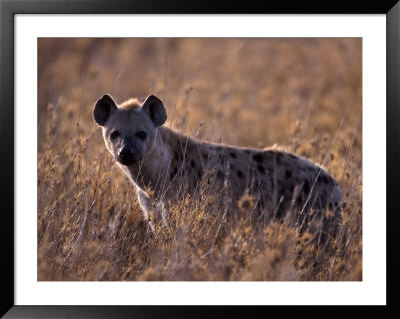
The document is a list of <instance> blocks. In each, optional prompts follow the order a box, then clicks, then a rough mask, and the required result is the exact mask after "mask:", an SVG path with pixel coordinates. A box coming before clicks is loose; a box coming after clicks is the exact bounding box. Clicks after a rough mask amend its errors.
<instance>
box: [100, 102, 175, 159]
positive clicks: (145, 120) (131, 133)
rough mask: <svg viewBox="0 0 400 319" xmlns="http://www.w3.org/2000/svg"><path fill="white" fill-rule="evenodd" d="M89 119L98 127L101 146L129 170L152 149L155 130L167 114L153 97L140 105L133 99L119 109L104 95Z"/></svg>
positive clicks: (161, 104) (162, 122) (160, 103)
mask: <svg viewBox="0 0 400 319" xmlns="http://www.w3.org/2000/svg"><path fill="white" fill-rule="evenodd" d="M93 118H94V120H95V121H96V123H97V124H98V125H100V126H101V127H102V129H103V137H104V142H105V144H106V147H107V149H108V150H109V151H110V153H111V154H112V155H113V156H114V158H115V160H116V161H118V162H119V163H121V164H122V165H126V166H129V165H133V164H135V163H137V162H139V161H140V160H142V159H143V158H144V157H145V156H146V154H147V153H148V152H150V151H151V150H152V149H153V146H154V145H155V137H156V135H157V128H158V127H159V126H161V125H163V124H164V122H165V121H166V119H167V112H166V110H165V107H164V105H163V103H162V102H161V100H160V99H159V98H158V97H156V96H154V95H150V96H149V97H147V98H146V100H145V101H144V102H143V103H142V104H140V103H139V102H138V101H137V100H136V99H135V100H129V101H127V102H125V103H123V104H121V106H118V105H117V104H116V103H115V102H114V100H113V98H112V97H111V96H110V95H104V96H103V97H102V98H101V99H100V100H98V101H97V102H96V104H95V106H94V109H93Z"/></svg>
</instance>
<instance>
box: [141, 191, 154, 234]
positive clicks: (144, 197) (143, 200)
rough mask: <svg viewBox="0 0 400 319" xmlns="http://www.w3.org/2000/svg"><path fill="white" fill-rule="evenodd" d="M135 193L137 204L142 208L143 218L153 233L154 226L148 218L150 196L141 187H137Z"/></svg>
mask: <svg viewBox="0 0 400 319" xmlns="http://www.w3.org/2000/svg"><path fill="white" fill-rule="evenodd" d="M137 193H138V197H139V204H140V207H141V208H142V213H143V217H144V219H145V220H146V221H147V223H148V225H149V227H150V229H151V232H152V233H153V234H154V233H155V228H154V222H153V221H152V220H150V218H149V217H150V198H149V197H148V196H147V194H146V193H145V192H144V191H142V190H141V189H139V188H137Z"/></svg>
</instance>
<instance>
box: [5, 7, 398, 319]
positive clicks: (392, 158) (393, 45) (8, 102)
mask: <svg viewBox="0 0 400 319" xmlns="http://www.w3.org/2000/svg"><path fill="white" fill-rule="evenodd" d="M35 13H36V14H38V13H40V14H119V13H125V14H128V13H135V14H146V13H152V14H172V13H174V14H183V13H185V14H218V13H225V14H230V13H235V14H241V13H242V14H243V13H245V14H256V13H258V14H261V13H262V14H279V13H284V14H294V13H296V14H301V13H307V14H310V13H312V14H327V13H329V14H385V15H386V23H387V28H386V50H387V51H386V52H387V53H386V54H387V56H386V57H387V67H386V74H387V75H386V76H387V78H386V79H387V91H386V92H387V105H386V125H387V131H386V134H387V137H386V147H387V153H386V156H387V158H386V164H387V167H386V170H387V171H386V176H387V185H386V187H387V203H386V208H387V305H386V306H289V307H283V306H282V307H281V306H241V307H225V306H212V307H210V306H16V305H15V303H14V294H15V290H14V289H15V288H14V266H15V265H14V261H15V259H14V240H15V239H14V186H15V183H14V176H15V166H14V160H15V158H14V152H13V150H14V143H15V136H14V134H15V133H14V18H15V15H16V14H35ZM399 17H400V3H399V1H398V0H389V1H382V0H348V1H345V0H335V1H333V0H325V1H322V0H320V1H317V0H301V1H298V0H297V1H296V0H281V1H269V2H266V1H264V2H260V1H258V2H256V1H253V0H247V1H244V2H226V1H215V0H214V1H209V0H203V1H197V0H196V1H182V0H171V1H162V0H134V1H124V0H114V1H113V0H69V1H68V0H53V1H39V0H32V1H27V0H25V1H23V0H14V1H11V0H0V19H1V20H0V25H1V29H0V30H1V35H0V41H1V42H0V43H1V48H0V60H1V61H0V63H1V64H0V66H1V71H0V132H1V134H0V136H1V138H0V149H1V150H3V152H2V155H1V157H0V163H1V166H0V167H1V168H2V169H1V170H0V181H1V183H0V187H1V190H0V194H1V203H2V206H1V212H2V213H1V226H2V227H1V231H0V242H1V243H2V245H1V247H2V248H1V255H0V256H1V263H0V265H1V279H0V292H1V295H0V303H1V305H0V315H2V316H4V317H5V318H67V317H68V318H77V317H79V318H153V317H154V318H161V317H173V318H176V317H192V318H197V317H201V318H204V317H206V316H207V317H209V316H215V317H219V318H223V317H228V316H229V317H231V316H232V315H236V316H240V317H246V316H248V315H249V314H253V315H255V314H256V313H260V314H263V315H268V316H272V317H278V316H279V317H281V316H284V317H286V316H296V317H310V316H311V317H312V316H315V315H321V316H324V317H338V316H340V317H342V318H355V317H358V316H360V317H361V316H366V315H370V316H372V317H376V318H378V317H379V318H394V317H397V318H399V317H400V312H399V306H398V300H399V294H398V293H397V289H398V287H399V284H400V282H399V276H398V269H399V262H398V259H399V258H398V257H399V250H398V248H397V247H396V244H397V243H399V232H398V231H397V229H396V228H397V227H398V226H399V222H398V212H399V211H400V207H399V206H400V205H399V201H398V200H397V197H398V195H397V188H396V186H395V185H396V182H397V180H399V169H398V163H399V162H400V153H399V148H400V147H399V146H400V143H399V142H398V137H400V121H399V120H400V81H399V80H400V63H399V57H400V20H399ZM376 107H381V108H382V107H383V106H378V105H377V106H376ZM382 142H383V141H382ZM4 150H6V151H7V152H5V151H4ZM382 207H384V205H382Z"/></svg>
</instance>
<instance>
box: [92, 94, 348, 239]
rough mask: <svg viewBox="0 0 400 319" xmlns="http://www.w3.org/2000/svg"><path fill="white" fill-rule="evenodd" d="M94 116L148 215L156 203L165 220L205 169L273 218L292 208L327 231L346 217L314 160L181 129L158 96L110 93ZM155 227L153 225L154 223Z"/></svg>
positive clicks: (333, 185)
mask: <svg viewBox="0 0 400 319" xmlns="http://www.w3.org/2000/svg"><path fill="white" fill-rule="evenodd" d="M93 117H94V119H95V121H96V122H97V124H99V125H100V126H101V127H102V129H103V137H104V141H105V145H106V147H107V149H108V150H109V151H110V153H111V154H112V156H113V157H114V159H115V161H116V162H117V164H118V165H119V167H120V168H121V169H122V170H123V171H124V172H125V173H126V175H127V176H128V177H129V179H130V180H131V181H132V183H133V184H134V185H135V186H136V188H137V192H138V197H139V202H140V205H141V207H142V210H143V213H144V216H145V219H149V212H150V210H151V208H155V209H159V210H160V212H161V216H162V217H163V218H164V222H165V223H166V220H165V219H166V215H167V211H168V202H169V201H170V200H173V199H174V198H176V194H177V193H179V192H181V191H182V189H183V188H184V189H185V191H186V192H188V193H191V194H193V193H194V192H195V191H196V189H197V186H198V185H199V182H200V181H201V180H202V179H203V178H204V176H205V174H206V173H207V172H214V174H213V178H212V184H213V186H214V187H216V189H218V188H221V187H224V186H226V185H227V183H228V184H229V189H230V196H231V197H232V199H234V200H233V202H235V200H238V199H239V198H240V197H241V196H242V195H243V193H244V192H245V191H247V192H249V194H250V195H252V196H254V197H255V198H256V204H255V205H256V208H257V210H258V211H261V212H262V213H263V214H265V215H267V218H270V219H272V218H274V219H275V218H281V219H282V218H283V217H285V214H286V212H289V211H290V212H292V214H294V215H297V217H299V218H296V216H294V217H295V218H292V220H293V221H295V222H296V223H297V225H298V226H301V225H303V226H305V225H308V226H307V227H309V228H310V227H311V225H314V226H315V225H322V226H321V230H322V231H323V232H326V231H327V230H328V229H327V228H328V227H330V226H331V225H338V224H339V223H340V222H341V212H340V203H341V200H342V197H341V192H340V189H339V187H338V185H337V183H336V181H335V180H334V179H333V178H332V177H331V176H330V175H329V174H328V173H327V172H326V171H325V170H324V169H322V168H321V167H320V166H318V165H316V164H314V163H312V162H311V161H309V160H307V159H304V158H300V157H298V156H296V155H294V154H292V153H289V152H286V151H283V150H279V149H264V150H259V149H251V148H239V147H234V146H228V145H222V144H212V143H206V142H201V141H198V140H195V139H192V138H190V137H188V136H185V135H182V134H180V133H178V132H176V131H174V130H172V129H170V128H168V127H165V126H162V125H163V124H164V123H165V121H166V119H167V113H166V110H165V107H164V105H163V103H162V102H161V100H160V99H158V98H157V97H155V96H154V95H151V96H149V97H148V98H147V99H146V100H145V101H144V102H143V103H140V102H139V101H138V100H137V99H131V100H128V101H126V102H124V103H122V104H121V105H119V106H118V105H117V104H116V103H115V102H114V100H113V99H112V98H111V96H109V95H104V96H103V97H102V98H101V99H100V100H98V101H97V103H96V104H95V107H94V110H93ZM146 190H151V193H152V196H149V194H148V193H147V192H146ZM326 211H329V212H330V214H325V213H324V212H326ZM300 216H303V217H302V218H300ZM304 216H305V217H304ZM292 217H293V216H292ZM305 220H307V222H305ZM312 221H313V222H314V223H313V222H312ZM166 224H167V223H166ZM149 225H150V227H151V228H152V230H153V231H154V225H153V223H151V222H150V223H149ZM316 227H318V226H316ZM335 227H336V226H335Z"/></svg>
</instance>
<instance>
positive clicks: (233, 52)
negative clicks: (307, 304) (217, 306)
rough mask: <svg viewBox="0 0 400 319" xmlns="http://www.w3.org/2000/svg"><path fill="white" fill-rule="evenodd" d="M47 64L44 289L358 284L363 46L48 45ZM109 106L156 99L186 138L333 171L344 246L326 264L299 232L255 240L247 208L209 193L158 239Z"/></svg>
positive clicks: (42, 77) (177, 207)
mask: <svg viewBox="0 0 400 319" xmlns="http://www.w3.org/2000/svg"><path fill="white" fill-rule="evenodd" d="M38 53H39V61H38V62H39V104H38V127H39V130H38V141H39V143H38V279H39V280H361V279H362V228H361V226H362V152H361V151H362V150H361V145H362V136H361V127H362V123H361V111H362V95H361V92H362V91H361V89H362V83H361V78H362V77H361V75H362V74H361V71H362V70H361V39H40V40H39V52H38ZM104 93H109V94H111V95H112V96H113V97H114V98H115V99H116V100H117V101H119V102H121V101H123V100H124V99H126V98H129V97H132V96H137V97H139V98H144V97H145V96H147V95H148V94H155V95H158V96H159V97H160V98H161V99H163V101H164V103H165V105H166V107H167V112H168V120H167V124H166V125H171V126H173V127H175V128H177V129H179V130H181V131H183V132H185V133H186V134H188V135H191V136H195V137H197V138H199V139H202V140H206V141H213V142H224V143H229V144H235V145H240V146H250V147H265V146H269V145H271V144H274V143H278V144H280V145H283V146H285V147H286V148H288V149H289V150H291V151H293V152H295V153H296V154H298V155H301V156H305V157H307V158H310V159H312V160H314V161H316V162H319V163H322V164H324V166H325V167H327V169H328V171H329V172H330V174H331V175H332V176H334V177H335V178H336V180H337V181H338V183H339V185H340V187H341V189H342V193H343V195H344V204H345V205H344V206H345V208H344V210H343V226H342V229H345V230H346V237H343V236H342V233H341V232H340V234H339V236H338V238H336V239H335V240H334V241H333V245H332V249H331V250H330V251H329V253H328V252H327V251H326V250H324V249H321V247H318V246H317V245H316V244H315V242H313V241H312V240H311V236H312V234H309V233H299V231H298V229H296V228H293V227H291V226H290V223H285V222H284V223H280V222H275V223H272V224H268V225H264V226H263V227H255V226H254V224H253V223H252V222H251V219H250V218H249V216H251V209H252V198H251V197H248V196H243V197H242V198H241V199H240V201H239V207H240V211H239V213H238V214H236V215H234V214H232V212H231V211H230V209H229V207H230V205H229V201H230V200H231V199H230V198H229V197H228V196H226V195H225V192H224V191H223V190H222V191H221V192H219V193H218V194H216V193H215V192H210V189H209V188H208V186H207V184H206V183H203V184H202V185H201V187H200V196H199V198H198V199H196V200H195V199H193V198H190V197H189V196H181V197H180V198H179V200H178V201H176V202H175V203H173V205H172V207H171V217H170V220H169V227H170V230H171V234H167V233H163V232H159V233H158V234H157V235H156V236H152V235H151V234H150V233H149V232H148V231H147V226H146V224H145V223H144V222H143V221H142V218H141V214H140V210H139V204H138V201H137V199H136V194H135V191H134V188H133V187H132V185H131V184H130V183H129V182H128V180H127V178H126V177H125V176H124V175H123V174H122V172H120V171H119V170H118V169H117V167H116V166H115V165H114V164H113V161H112V159H111V156H110V155H109V154H108V153H107V152H106V150H105V147H104V142H103V141H102V138H101V134H100V130H99V129H97V128H96V125H95V123H94V121H93V119H92V117H91V112H92V107H93V104H94V102H95V101H96V100H97V99H98V98H99V97H100V96H101V95H102V94H104ZM156 226H157V225H156ZM159 226H160V228H161V225H159Z"/></svg>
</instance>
